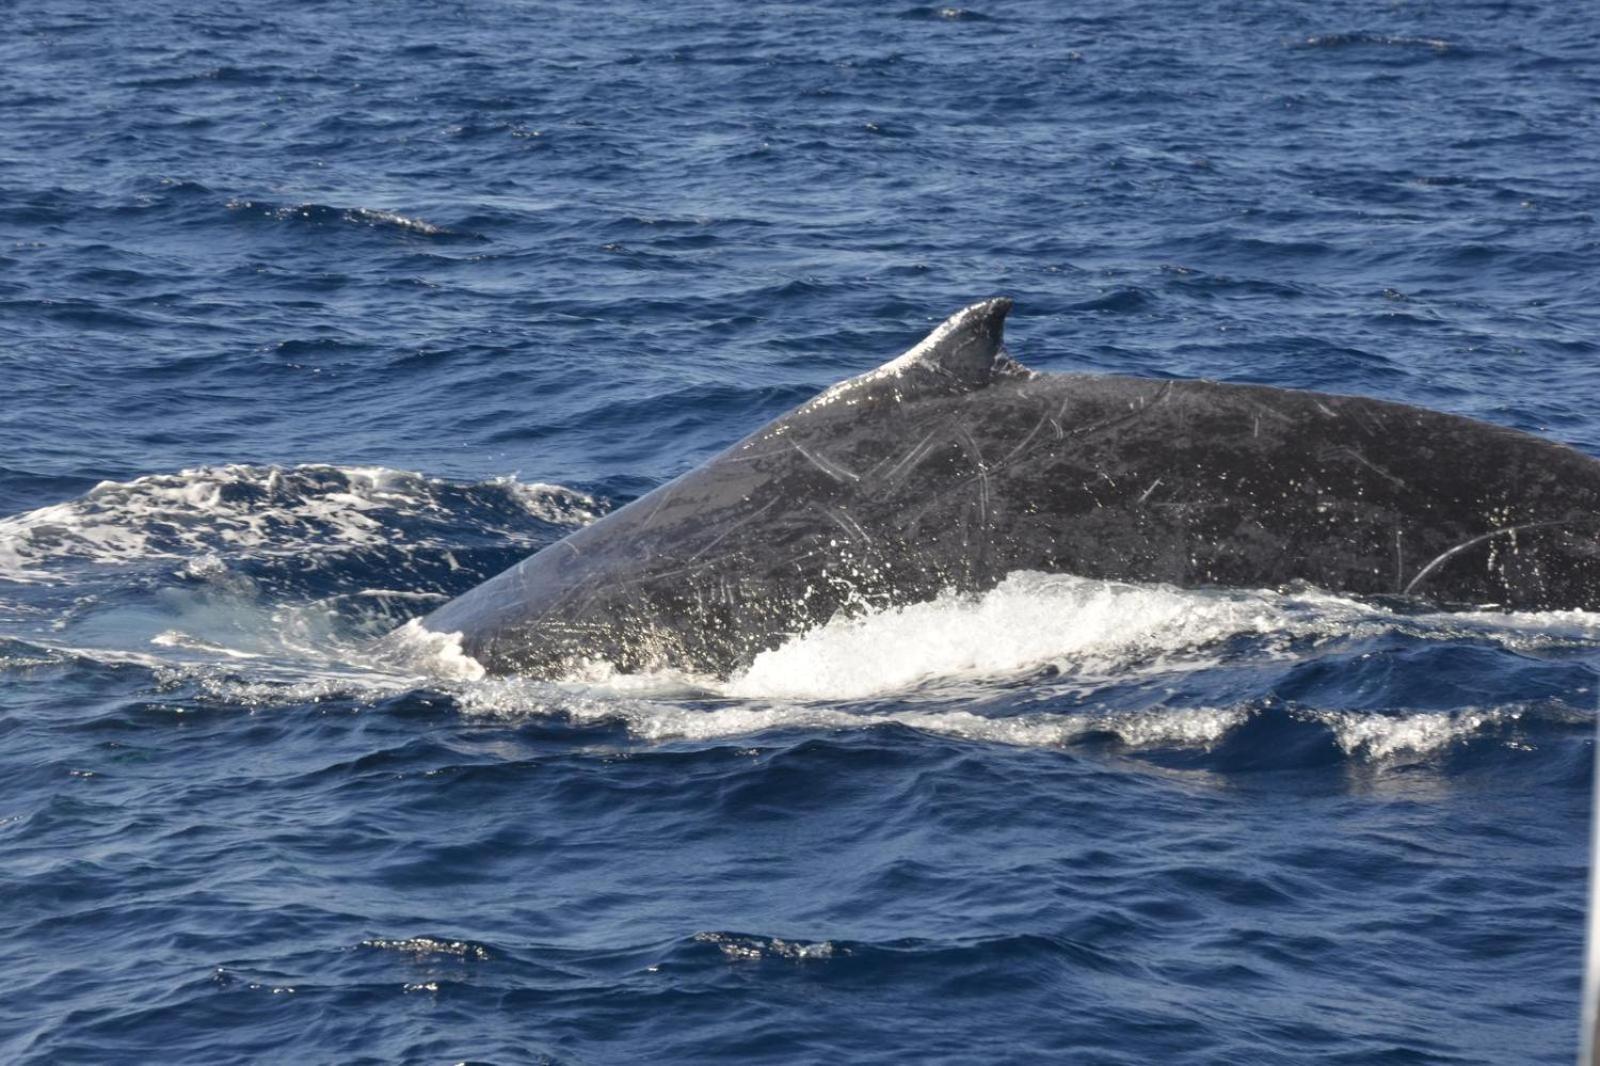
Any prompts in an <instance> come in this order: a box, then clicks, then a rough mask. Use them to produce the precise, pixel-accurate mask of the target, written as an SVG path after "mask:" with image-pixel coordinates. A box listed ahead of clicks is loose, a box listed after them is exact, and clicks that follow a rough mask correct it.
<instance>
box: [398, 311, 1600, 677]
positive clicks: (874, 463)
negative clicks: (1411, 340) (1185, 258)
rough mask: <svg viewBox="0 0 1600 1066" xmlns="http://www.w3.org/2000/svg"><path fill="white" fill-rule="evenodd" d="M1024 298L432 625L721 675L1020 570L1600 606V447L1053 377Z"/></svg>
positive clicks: (520, 656)
mask: <svg viewBox="0 0 1600 1066" xmlns="http://www.w3.org/2000/svg"><path fill="white" fill-rule="evenodd" d="M1010 309H1011V301H1010V300H1009V299H1005V298H996V299H991V300H986V301H983V302H981V303H977V304H973V305H972V306H970V307H967V308H965V309H963V310H962V311H960V312H958V313H956V314H955V315H953V316H952V317H951V318H949V319H948V320H947V321H945V322H944V323H943V324H942V325H940V326H939V327H938V328H937V329H935V330H934V331H933V332H932V333H931V334H929V335H928V337H927V338H925V339H924V340H923V341H922V342H921V343H920V344H918V345H916V346H915V347H913V348H912V349H911V350H909V351H908V352H906V353H905V354H904V355H902V356H900V357H899V358H897V359H894V360H892V361H891V362H889V363H886V364H884V365H883V366H881V367H879V368H878V369H876V370H873V371H870V372H868V373H866V374H863V375H860V376H858V377H855V378H851V379H849V380H847V381H844V382H841V383H840V384H837V385H835V386H833V387H831V388H829V389H827V390H825V391H824V392H823V393H821V394H820V395H819V396H817V397H816V398H814V399H812V400H811V401H809V402H807V403H806V404H803V405H802V406H800V407H799V408H797V409H796V410H795V411H793V412H791V413H789V414H787V415H784V416H782V417H780V418H778V419H776V420H774V421H773V422H771V423H769V424H768V425H766V426H764V427H762V428H761V429H759V430H757V431H756V432H755V433H753V434H751V435H750V436H748V437H746V438H745V439H743V440H742V441H740V442H738V443H737V444H735V445H733V446H732V447H731V448H729V449H728V450H727V451H725V452H723V453H722V454H721V455H719V456H717V457H715V458H713V459H711V460H710V461H708V462H706V463H705V464H703V465H702V466H700V467H698V468H696V469H695V470H692V471H690V472H689V473H687V474H685V475H683V476H682V477H680V478H678V479H676V480H675V481H672V482H670V483H669V484H666V485H663V486H662V487H661V488H659V489H657V490H655V491H654V492H651V493H649V494H647V495H645V496H643V497H641V498H640V499H638V500H635V501H634V502H633V503H631V504H629V505H628V506H626V507H624V508H622V509H620V510H618V511H616V512H614V513H612V514H610V515H608V516H606V517H605V518H603V519H601V520H600V521H597V522H595V523H593V524H592V525H589V526H587V527H585V528H583V529H580V530H577V531H576V532H574V533H572V534H570V535H569V536H567V537H566V538H564V539H563V540H561V541H559V542H557V543H555V544H552V545H550V546H549V547H547V548H545V549H543V550H542V551H540V552H538V553H536V554H534V555H532V556H530V557H529V558H528V559H526V560H524V561H523V562H521V563H520V564H518V565H517V566H515V567H512V568H511V569H510V570H507V571H505V572H504V573H502V574H500V575H499V576H497V577H495V578H493V579H491V580H490V581H487V582H485V583H484V584H482V585H480V586H479V587H477V588H476V589H473V590H472V591H470V592H468V593H467V594H465V595H463V596H460V597H458V598H457V599H455V600H453V601H451V602H450V603H448V604H446V605H445V606H443V607H441V608H440V609H438V610H436V611H435V612H433V613H432V614H430V615H428V616H427V617H426V618H425V619H423V620H422V622H421V628H422V629H423V630H425V631H427V632H429V633H431V634H435V635H450V636H453V637H456V638H457V639H459V642H460V649H461V651H462V652H463V653H464V654H466V655H468V656H470V657H471V658H472V659H473V660H475V661H476V662H477V663H479V664H481V665H482V666H483V667H484V668H485V669H487V670H489V671H491V672H494V673H520V674H529V675H535V676H546V677H554V676H562V675H564V674H567V673H569V672H571V671H573V670H574V669H577V668H580V667H581V666H583V665H584V664H586V663H592V662H595V661H603V662H606V663H608V664H610V665H611V666H613V667H615V668H617V669H620V670H623V671H627V672H633V671H641V670H652V669H664V668H665V669H677V670H687V671H693V672H696V673H701V674H711V675H717V676H723V677H726V676H728V675H730V674H731V673H733V672H735V671H737V670H739V669H742V668H744V667H747V666H748V665H749V664H750V663H751V662H752V661H753V660H754V659H755V657H756V656H757V655H759V654H760V653H762V652H764V651H769V650H771V649H773V648H776V647H778V646H779V645H781V644H783V643H784V642H785V641H786V640H788V639H790V638H792V637H794V636H796V635H798V634H802V633H806V632H809V631H811V630H814V629H816V628H817V627H818V626H820V625H822V624H824V623H826V622H828V621H829V620H830V619H833V618H835V617H836V616H840V615H841V614H843V615H849V614H851V613H859V612H864V611H868V610H872V609H882V608H892V607H902V606H906V605H909V604H915V603H921V602H926V601H929V600H932V599H933V598H935V597H937V596H939V595H941V594H945V593H949V592H955V593H976V592H982V591H985V590H988V589H993V588H995V587H996V586H997V585H998V584H999V583H1000V582H1001V581H1003V580H1004V579H1005V578H1006V576H1007V575H1009V574H1012V573H1015V572H1017V571H1039V572H1043V573H1049V574H1071V575H1076V576H1079V577H1086V578H1097V579H1110V580H1120V581H1136V582H1149V583H1163V584H1169V585H1174V586H1179V587H1184V588H1198V587H1209V586H1221V587H1247V588H1263V587H1281V586H1286V585H1293V584H1305V585H1310V586H1315V587H1319V588H1323V589H1327V590H1329V591H1333V592H1339V593H1346V594H1356V595H1388V596H1398V597H1408V598H1416V599H1419V600H1422V601H1427V602H1430V603H1434V604H1442V605H1447V606H1449V605H1462V606H1475V607H1485V606H1487V607H1498V608H1504V609H1512V610H1544V609H1552V608H1583V609H1595V608H1600V540H1597V536H1596V534H1597V532H1600V462H1596V461H1595V460H1593V459H1591V458H1589V457H1587V456H1584V455H1582V454H1580V453H1578V452H1576V451H1574V450H1572V449H1570V448H1567V447H1565V446H1562V445H1558V444H1554V443H1552V442H1549V441H1545V440H1541V439H1539V438H1537V437H1532V436H1529V435H1527V434H1523V433H1518V432H1515V431H1512V430H1508V429H1505V428H1502V427H1497V426H1491V425H1487V424H1484V423H1480V422H1475V421H1473V420H1470V419H1466V418H1461V417H1458V416H1454V415H1447V414H1441V413H1438V412H1433V411H1427V410H1423V409H1420V408H1415V407H1409V406H1405V405H1401V404H1394V403H1388V402H1385V401H1380V400H1372V399H1365V398H1358V397H1345V396H1331V395H1324V394H1318V393H1311V392H1303V391H1297V390H1289V389H1277V388H1269V387H1265V386H1254V385H1228V384H1219V383H1216V382H1210V381H1175V380H1146V379H1137V378H1124V377H1108V376H1091V375H1081V374H1041V373H1037V372H1034V371H1031V370H1029V369H1027V368H1026V367H1024V366H1022V365H1021V364H1020V363H1018V362H1016V361H1015V360H1013V359H1012V358H1011V357H1010V356H1009V355H1008V354H1007V353H1006V352H1005V350H1004V348H1003V346H1002V329H1003V323H1004V320H1005V317H1006V314H1007V313H1008V312H1009V311H1010Z"/></svg>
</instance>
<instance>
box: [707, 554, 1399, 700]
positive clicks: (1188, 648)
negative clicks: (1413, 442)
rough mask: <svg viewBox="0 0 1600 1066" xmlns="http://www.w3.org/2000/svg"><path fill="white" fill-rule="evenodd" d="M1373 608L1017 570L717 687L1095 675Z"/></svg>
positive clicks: (800, 688)
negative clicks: (977, 590) (981, 589)
mask: <svg viewBox="0 0 1600 1066" xmlns="http://www.w3.org/2000/svg"><path fill="white" fill-rule="evenodd" d="M1373 613H1374V612H1373V611H1372V609H1371V608H1367V607H1365V606H1363V605H1361V604H1358V603H1355V602H1354V601H1350V600H1343V599H1339V598H1337V597H1330V596H1322V597H1285V596H1282V595H1278V594H1274V593H1268V592H1249V591H1243V592H1238V591H1228V592H1218V591H1189V590H1181V589H1176V588H1171V587H1167V586H1161V585H1129V584H1123V583H1119V582H1112V581H1096V580H1091V579H1088V578H1079V577H1069V576H1065V575H1058V574H1040V573H1032V572H1027V571H1022V572H1018V573H1014V574H1011V575H1010V576H1008V577H1007V578H1006V579H1005V581H1003V582H1001V584H1000V585H999V586H998V587H996V588H995V589H993V590H991V591H989V592H986V593H983V594H982V595H979V596H966V595H958V594H955V593H948V592H947V593H945V594H943V595H941V596H939V597H938V598H936V599H934V600H932V601H931V602H927V603H919V604H914V605H911V606H908V607H901V608H896V609H893V610H888V611H882V612H878V613H874V614H868V615H865V616H862V617H857V618H840V619H835V620H834V621H832V622H830V623H828V624H827V625H824V626H822V627H820V628H818V629H815V630H813V631H811V632H809V633H806V634H804V635H802V636H800V637H797V638H795V639H793V640H790V641H789V642H788V643H786V644H784V645H783V646H782V647H780V648H777V649H776V650H773V651H768V652H764V653H762V654H761V655H758V656H757V657H756V659H755V661H754V662H752V663H751V664H750V666H749V668H748V669H746V670H744V671H743V672H741V673H740V674H738V675H736V676H735V677H734V678H732V679H731V680H730V681H729V682H728V683H727V684H726V685H724V686H721V688H720V691H722V692H723V693H724V694H726V695H730V696H738V697H743V698H776V699H861V698H865V697H869V696H876V695H884V694H889V693H897V692H905V691H907V690H909V689H913V688H915V687H917V686H919V685H923V684H926V683H928V682H930V681H933V680H937V679H946V680H948V679H951V678H981V679H992V678H1001V677H1010V676H1016V675H1019V674H1023V673H1027V672H1029V671H1033V670H1037V669H1040V668H1041V667H1045V666H1054V667H1057V668H1058V669H1061V670H1063V671H1070V672H1073V673H1089V674H1110V673H1113V672H1118V671H1121V670H1125V669H1127V668H1128V667H1129V666H1130V665H1132V664H1133V663H1135V662H1141V661H1143V662H1148V663H1150V664H1151V665H1153V666H1155V667H1157V668H1165V667H1167V666H1171V665H1174V664H1173V663H1172V660H1173V659H1174V658H1175V657H1184V656H1190V657H1192V656H1193V655H1194V654H1195V653H1196V652H1198V651H1200V650H1201V649H1204V648H1206V647H1207V646H1209V645H1213V644H1215V643H1217V642H1219V641H1221V640H1224V639H1227V638H1229V637H1233V636H1237V635H1241V634H1250V635H1254V636H1258V637H1267V638H1270V640H1269V643H1270V644H1276V645H1281V644H1284V643H1286V642H1287V641H1288V640H1289V639H1291V638H1293V637H1294V636H1297V635H1302V634H1304V633H1307V632H1314V631H1319V630H1322V629H1325V628H1327V627H1329V626H1330V625H1331V624H1337V623H1336V621H1335V619H1337V618H1345V619H1349V618H1350V617H1351V616H1354V617H1367V616H1370V615H1372V614H1373ZM1269 650H1270V649H1269ZM1208 661H1209V660H1200V661H1197V662H1193V663H1189V664H1187V666H1188V668H1194V667H1196V666H1199V665H1204V664H1205V662H1208Z"/></svg>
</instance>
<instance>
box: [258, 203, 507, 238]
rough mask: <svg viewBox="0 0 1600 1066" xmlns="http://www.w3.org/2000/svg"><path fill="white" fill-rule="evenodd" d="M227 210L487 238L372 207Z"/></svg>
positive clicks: (263, 205) (279, 218)
mask: <svg viewBox="0 0 1600 1066" xmlns="http://www.w3.org/2000/svg"><path fill="white" fill-rule="evenodd" d="M227 208H228V210H230V211H237V212H239V213H240V214H241V215H242V216H244V217H247V218H266V219H270V220H271V221H274V222H294V223H301V224H305V225H310V226H334V225H357V226H367V227H370V228H373V229H384V230H390V231H393V232H397V233H405V234H413V235H416V236H419V237H439V238H454V239H457V240H468V241H484V240H487V239H488V238H487V237H485V236H484V235H483V234H481V233H472V232H469V231H465V230H455V229H451V228H450V227H448V226H441V225H437V224H436V223H433V222H429V221H428V220H427V219H424V218H418V217H416V216H414V215H402V214H401V213H400V212H398V211H389V210H385V209H382V208H375V207H335V206H332V205H330V204H317V203H301V204H275V203H271V202H270V201H264V200H244V199H238V198H235V199H232V200H229V201H228V203H227Z"/></svg>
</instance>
